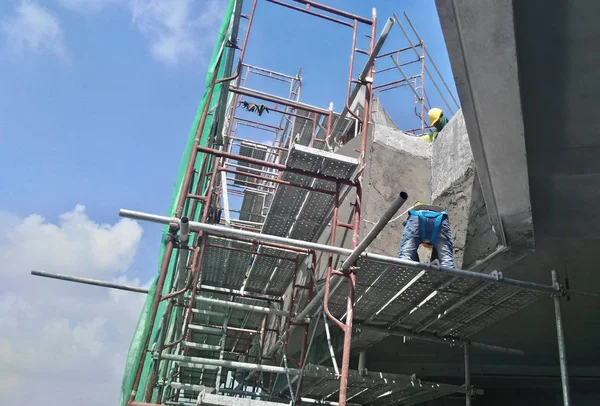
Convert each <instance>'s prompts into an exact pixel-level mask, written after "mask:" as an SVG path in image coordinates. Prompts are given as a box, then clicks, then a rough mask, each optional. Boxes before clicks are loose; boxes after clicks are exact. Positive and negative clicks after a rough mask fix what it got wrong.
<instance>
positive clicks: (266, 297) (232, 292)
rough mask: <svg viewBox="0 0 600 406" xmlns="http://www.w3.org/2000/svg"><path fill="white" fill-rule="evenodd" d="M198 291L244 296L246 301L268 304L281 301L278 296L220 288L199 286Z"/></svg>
mask: <svg viewBox="0 0 600 406" xmlns="http://www.w3.org/2000/svg"><path fill="white" fill-rule="evenodd" d="M200 290H204V291H207V292H214V293H226V294H229V295H234V296H244V297H246V298H248V299H256V300H265V301H268V302H278V301H280V300H281V297H280V296H273V295H265V294H264V293H255V292H244V293H242V291H240V290H237V289H229V288H222V287H220V286H210V285H200Z"/></svg>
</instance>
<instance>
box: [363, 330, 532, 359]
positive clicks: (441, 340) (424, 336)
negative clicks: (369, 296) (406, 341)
mask: <svg viewBox="0 0 600 406" xmlns="http://www.w3.org/2000/svg"><path fill="white" fill-rule="evenodd" d="M356 330H358V331H365V332H368V331H371V332H373V333H385V334H389V335H393V336H400V337H406V338H410V339H413V340H420V341H428V342H431V343H436V344H445V345H449V346H451V347H460V346H462V345H463V343H464V341H462V340H459V339H457V338H454V337H438V336H436V335H433V334H429V333H420V334H415V333H413V332H412V331H410V330H404V329H399V328H393V329H390V328H385V327H375V326H368V325H366V326H365V325H363V326H360V327H357V328H356ZM470 344H471V347H473V348H478V349H480V350H486V351H492V352H499V353H502V354H507V355H524V354H525V352H523V351H522V350H517V349H514V348H507V347H500V346H497V345H491V344H483V343H474V342H472V343H470Z"/></svg>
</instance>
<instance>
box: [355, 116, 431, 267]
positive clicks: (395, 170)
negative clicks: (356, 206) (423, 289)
mask: <svg viewBox="0 0 600 406" xmlns="http://www.w3.org/2000/svg"><path fill="white" fill-rule="evenodd" d="M370 128H371V131H370V143H369V147H368V150H367V155H366V166H365V173H364V176H363V184H362V186H363V201H362V207H361V210H362V212H361V216H362V219H361V232H360V234H361V237H362V236H365V235H366V234H367V233H368V232H369V231H370V230H371V228H372V227H373V225H374V224H375V223H376V222H377V220H379V218H380V217H381V215H382V214H383V213H384V212H385V211H386V210H387V209H388V207H389V206H390V204H391V203H392V202H393V200H394V199H395V198H396V196H398V194H399V193H400V192H401V191H405V192H406V193H408V200H407V202H406V203H405V204H404V206H403V207H402V208H401V209H400V210H399V212H398V213H397V214H396V216H398V215H400V214H401V213H403V212H404V211H406V210H407V209H408V208H409V207H410V206H412V205H413V204H414V203H415V202H416V201H420V202H429V200H430V199H431V145H430V144H428V143H426V142H423V141H421V140H418V139H416V138H415V137H411V136H409V135H406V134H404V133H402V132H401V131H398V130H394V129H392V128H390V127H387V126H383V125H377V124H373V125H371V127H370ZM404 219H406V216H402V218H399V219H398V220H396V221H394V222H391V223H389V224H388V226H387V227H386V228H385V229H384V230H383V231H382V232H381V234H380V235H379V236H378V237H377V238H376V239H375V241H374V242H373V243H372V244H371V246H370V247H369V250H368V251H369V252H373V253H377V254H383V255H390V256H397V255H398V252H399V250H400V240H401V238H402V231H403V230H404V226H403V225H402V222H403V220H404Z"/></svg>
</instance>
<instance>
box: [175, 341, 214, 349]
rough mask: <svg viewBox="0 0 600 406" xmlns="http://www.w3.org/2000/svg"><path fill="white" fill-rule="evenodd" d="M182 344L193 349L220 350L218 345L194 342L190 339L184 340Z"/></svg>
mask: <svg viewBox="0 0 600 406" xmlns="http://www.w3.org/2000/svg"><path fill="white" fill-rule="evenodd" d="M183 346H184V347H187V348H191V349H193V350H202V351H221V346H220V345H210V344H204V343H194V342H190V341H184V342H183Z"/></svg>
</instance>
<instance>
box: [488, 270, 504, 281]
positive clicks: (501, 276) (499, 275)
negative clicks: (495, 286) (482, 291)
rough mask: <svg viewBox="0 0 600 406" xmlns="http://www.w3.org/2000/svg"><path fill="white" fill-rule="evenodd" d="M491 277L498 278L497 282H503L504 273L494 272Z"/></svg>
mask: <svg viewBox="0 0 600 406" xmlns="http://www.w3.org/2000/svg"><path fill="white" fill-rule="evenodd" d="M490 275H491V276H493V277H494V278H496V280H497V281H501V280H503V279H504V275H502V271H492V273H491V274H490Z"/></svg>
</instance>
